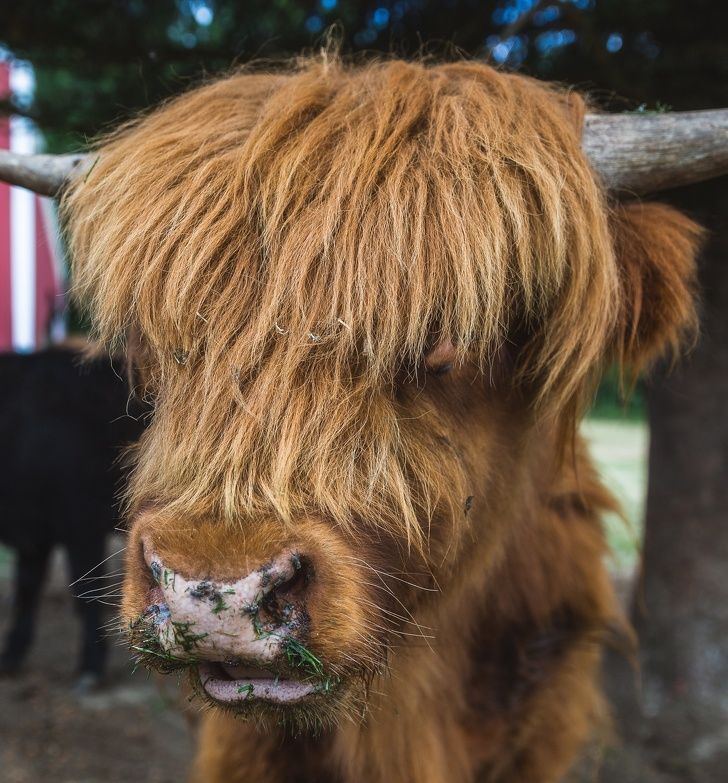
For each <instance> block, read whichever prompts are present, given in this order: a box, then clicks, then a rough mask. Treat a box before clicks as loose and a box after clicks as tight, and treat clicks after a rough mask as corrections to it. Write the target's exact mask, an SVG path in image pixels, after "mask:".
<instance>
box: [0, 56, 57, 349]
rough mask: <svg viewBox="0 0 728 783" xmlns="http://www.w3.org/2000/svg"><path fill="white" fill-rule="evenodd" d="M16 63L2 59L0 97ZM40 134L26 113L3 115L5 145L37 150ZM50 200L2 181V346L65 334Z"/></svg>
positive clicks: (39, 342) (35, 344) (23, 345)
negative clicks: (22, 115)
mask: <svg viewBox="0 0 728 783" xmlns="http://www.w3.org/2000/svg"><path fill="white" fill-rule="evenodd" d="M12 86H13V65H12V63H9V62H7V61H0V98H7V97H9V96H10V94H11V90H12ZM37 141H38V134H37V132H36V131H35V130H34V128H33V127H32V125H31V124H30V122H29V121H28V120H26V119H24V118H22V117H0V148H2V149H11V150H13V151H14V152H35V151H37V150H36V147H37ZM53 209H54V208H53V204H52V202H51V201H50V200H49V199H44V198H40V197H39V196H36V195H35V194H33V193H31V192H30V191H27V190H23V189H22V188H15V187H10V186H8V185H5V184H2V183H0V350H2V351H7V350H15V351H33V350H36V349H38V348H41V347H43V346H44V345H46V344H47V343H48V342H49V341H51V340H53V341H54V340H56V339H58V338H60V337H61V336H62V334H61V332H62V331H63V312H64V293H63V291H64V285H63V274H62V267H61V259H62V254H61V252H60V248H59V245H58V231H57V225H56V220H55V213H54V211H53Z"/></svg>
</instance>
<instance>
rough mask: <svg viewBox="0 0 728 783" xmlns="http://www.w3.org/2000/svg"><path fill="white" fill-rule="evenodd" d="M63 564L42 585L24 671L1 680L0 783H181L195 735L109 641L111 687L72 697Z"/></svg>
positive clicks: (6, 569)
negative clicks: (43, 587)
mask: <svg viewBox="0 0 728 783" xmlns="http://www.w3.org/2000/svg"><path fill="white" fill-rule="evenodd" d="M10 565H11V563H10V557H9V555H8V553H7V551H5V552H2V553H0V634H4V632H5V628H6V627H7V622H8V619H9V610H10ZM64 566H65V564H64V561H63V559H62V557H60V556H58V557H56V558H55V561H54V567H53V573H52V577H51V579H50V580H49V583H48V585H47V587H46V592H45V596H44V600H43V604H42V610H41V616H40V622H39V625H38V630H37V635H36V641H35V644H34V647H33V651H32V654H31V656H30V658H29V660H28V663H27V665H26V667H25V670H24V672H23V673H22V674H21V675H19V676H17V677H13V678H11V679H0V783H46V782H47V783H172V782H173V781H174V783H180V781H184V780H185V779H186V773H187V769H188V766H189V763H190V759H191V755H192V748H193V744H194V743H193V738H192V735H191V732H190V730H189V729H188V726H187V723H186V721H185V719H184V717H183V716H182V714H181V713H180V710H179V708H178V707H177V706H176V705H175V704H174V703H173V698H174V697H173V695H172V694H173V693H174V692H175V691H174V683H171V682H170V693H169V694H167V695H164V694H163V693H162V692H161V691H160V689H159V687H158V686H157V684H156V683H155V682H154V681H153V680H150V679H149V678H148V676H147V674H146V673H145V672H144V671H138V672H136V673H134V674H133V673H132V671H131V666H130V665H129V662H128V661H129V657H128V654H127V651H126V649H125V648H124V647H123V646H120V645H118V644H114V643H113V642H114V641H116V640H115V639H112V640H111V641H112V652H111V656H110V657H111V661H110V667H109V673H108V682H107V683H106V684H105V686H104V687H102V688H101V689H99V690H98V691H96V692H93V693H89V694H87V695H85V696H75V695H74V694H73V692H72V686H73V684H74V666H75V662H76V649H77V646H78V641H79V636H78V626H77V623H76V618H75V615H74V613H73V604H72V600H71V599H70V597H69V595H68V592H67V589H66V584H67V583H68V579H67V577H66V573H65V567H64Z"/></svg>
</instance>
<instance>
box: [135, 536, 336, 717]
mask: <svg viewBox="0 0 728 783" xmlns="http://www.w3.org/2000/svg"><path fill="white" fill-rule="evenodd" d="M142 545H143V552H144V560H145V561H146V564H147V566H148V569H149V572H148V573H149V577H150V580H149V590H148V592H147V606H146V608H145V610H144V612H143V613H142V615H141V617H139V618H138V620H137V621H136V622H135V623H133V625H132V629H131V630H132V633H131V638H132V649H133V650H134V652H136V653H137V654H138V655H139V656H140V657H141V658H142V659H143V660H144V662H145V663H148V664H151V665H153V666H156V667H157V668H159V669H162V670H171V669H174V668H184V667H187V668H192V667H197V673H198V675H199V686H200V688H201V689H202V690H203V691H204V692H205V695H206V696H207V697H208V698H210V699H212V700H214V701H216V702H220V703H223V704H229V705H239V704H240V703H241V702H247V701H258V700H262V701H267V702H272V703H277V704H290V703H297V702H300V701H301V700H303V699H306V697H309V696H313V695H315V694H319V693H327V692H328V691H329V690H331V689H332V688H333V687H334V686H335V684H336V678H335V677H334V676H333V675H332V674H331V673H329V672H327V671H326V669H325V666H324V664H323V662H322V660H321V659H320V657H319V656H318V655H317V654H316V652H315V651H314V650H313V649H311V646H310V642H309V638H310V631H311V628H310V617H309V614H308V611H307V598H308V594H309V590H310V589H311V586H312V584H313V581H314V580H315V578H316V577H315V569H314V566H313V564H312V562H311V560H310V559H309V558H308V557H307V556H306V554H305V553H304V552H302V551H299V550H298V549H297V548H295V547H293V548H289V549H286V550H284V551H282V552H280V553H279V554H278V555H277V556H275V557H274V558H272V559H271V560H269V561H267V562H265V563H263V564H262V565H260V566H259V567H257V568H255V569H254V570H253V571H251V572H250V573H248V574H246V575H245V576H243V577H241V578H240V579H237V580H235V581H216V580H215V579H212V578H189V577H188V576H184V575H182V574H180V573H177V572H175V571H174V570H172V569H171V568H169V567H167V566H166V565H165V563H164V561H163V559H162V557H160V555H159V554H157V552H156V551H155V550H154V548H153V545H152V544H151V543H150V542H149V541H147V540H142Z"/></svg>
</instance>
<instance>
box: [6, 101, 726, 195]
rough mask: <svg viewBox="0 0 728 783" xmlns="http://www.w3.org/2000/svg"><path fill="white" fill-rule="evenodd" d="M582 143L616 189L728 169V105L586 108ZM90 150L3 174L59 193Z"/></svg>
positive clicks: (38, 159) (12, 161) (10, 165)
mask: <svg viewBox="0 0 728 783" xmlns="http://www.w3.org/2000/svg"><path fill="white" fill-rule="evenodd" d="M583 147H584V151H585V152H586V154H587V156H588V158H589V160H590V161H591V164H592V166H593V167H594V170H595V171H596V172H597V173H598V174H599V175H600V177H601V178H602V181H603V182H604V184H605V186H606V187H607V188H609V189H610V190H613V191H618V192H620V191H621V192H629V193H635V194H641V193H650V192H655V191H658V190H664V189H665V188H670V187H678V186H680V185H689V184H691V183H694V182H700V181H702V180H705V179H711V178H713V177H717V176H720V175H722V174H728V109H713V110H708V111H692V112H680V113H671V112H664V113H663V112H659V113H644V114H641V113H630V114H588V115H587V117H586V119H585V123H584V135H583ZM89 162H90V159H89V156H88V155H81V154H79V155H18V154H16V153H13V152H8V151H5V150H0V180H4V181H5V182H9V183H11V184H12V185H20V186H22V187H25V188H29V189H30V190H34V191H35V192H36V193H41V194H42V195H44V196H57V195H59V194H60V193H61V192H62V190H63V188H64V187H65V186H66V185H67V184H68V183H69V182H70V181H71V180H72V179H73V178H74V177H76V176H78V175H79V174H80V173H81V172H83V171H85V170H87V169H88V166H89Z"/></svg>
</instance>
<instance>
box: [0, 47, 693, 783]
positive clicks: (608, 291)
mask: <svg viewBox="0 0 728 783" xmlns="http://www.w3.org/2000/svg"><path fill="white" fill-rule="evenodd" d="M622 119H624V118H622ZM587 120H588V122H589V123H592V125H591V127H592V137H590V139H589V138H587V134H586V133H584V131H583V125H584V121H585V107H584V102H583V100H582V99H581V98H580V97H579V96H577V95H575V94H574V93H571V92H569V91H566V90H563V89H559V88H557V87H554V86H550V85H546V84H543V83H539V82H537V81H533V80H531V79H528V78H524V77H521V76H517V75H511V74H506V73H499V72H497V71H495V70H492V69H491V68H489V67H487V66H485V65H482V64H478V63H455V64H448V65H428V64H422V63H404V62H399V61H387V62H376V63H371V64H368V65H364V66H357V67H353V66H352V67H349V66H346V65H345V64H342V63H341V62H340V61H338V60H336V58H332V57H326V56H324V57H322V58H320V59H318V60H313V61H304V62H300V63H298V65H297V66H296V67H294V68H293V69H291V70H290V71H289V72H286V73H277V74H270V73H253V72H243V73H239V74H236V75H232V76H230V77H228V78H224V79H222V80H219V81H215V82H212V83H210V84H208V85H206V86H203V87H201V88H199V89H196V90H193V91H191V92H190V93H188V94H187V95H184V96H183V97H181V98H179V99H177V100H175V101H173V102H171V103H170V104H168V105H167V106H165V107H163V108H161V109H160V110H158V111H156V112H153V113H152V114H150V115H149V116H148V117H146V118H144V119H141V120H139V121H136V122H134V123H132V124H131V125H128V126H125V127H123V128H122V129H121V130H119V131H118V132H117V133H115V134H113V135H112V136H111V137H109V138H107V139H105V140H104V141H103V142H102V143H101V144H100V145H99V147H98V148H97V150H96V151H95V153H94V155H93V158H94V163H93V165H92V166H90V167H89V166H87V165H85V164H84V166H85V173H84V174H83V175H82V176H79V175H78V169H79V167H78V166H76V168H75V170H74V171H75V174H71V175H70V176H69V172H71V165H72V164H74V165H75V164H76V163H77V161H76V160H74V159H66V160H65V161H61V162H59V163H57V164H56V163H54V164H53V165H54V166H56V168H54V169H53V170H52V171H51V168H50V164H49V163H48V161H42V160H41V161H35V162H33V165H34V166H35V165H36V164H37V167H38V168H37V170H38V171H41V170H43V167H45V171H46V175H47V176H46V180H45V181H46V185H44V186H43V187H46V188H47V189H48V190H49V191H54V190H56V189H57V187H58V185H59V184H63V185H64V187H65V194H64V201H63V209H64V215H65V220H66V225H67V228H68V237H69V241H70V247H71V250H72V254H73V259H74V275H75V283H76V289H77V294H78V296H79V298H80V301H82V302H83V303H85V304H86V306H87V307H88V308H89V311H90V314H91V317H92V319H93V323H94V324H95V327H96V329H97V332H98V335H99V337H101V338H102V339H103V340H105V341H107V342H108V343H109V344H111V345H112V346H118V345H124V346H126V348H127V350H128V351H129V354H130V356H131V357H132V360H133V362H134V365H135V367H136V368H137V370H138V373H139V378H140V387H141V389H142V390H143V394H144V395H145V396H147V397H148V398H150V399H152V400H153V402H154V409H155V410H154V417H153V421H152V423H151V425H150V426H149V428H148V430H147V431H146V433H145V434H144V436H143V438H142V441H141V444H140V446H139V448H138V450H137V452H136V460H135V467H134V473H133V476H132V478H131V481H130V484H129V488H128V493H127V500H128V508H129V511H128V517H129V521H130V525H131V535H130V544H129V547H128V558H127V573H126V581H125V586H124V603H123V619H124V623H125V626H126V627H127V629H128V633H129V639H130V644H131V647H132V650H133V651H134V653H135V654H136V655H137V656H138V657H139V658H140V659H141V660H142V661H143V662H144V663H146V664H148V665H149V666H151V667H154V668H157V669H160V670H162V671H178V670H179V671H188V672H189V675H190V678H191V681H192V683H193V685H194V687H195V690H196V693H197V696H198V698H199V699H200V700H201V701H202V702H204V703H206V704H207V705H209V707H210V708H211V709H209V710H208V711H207V712H206V713H205V715H204V719H203V725H202V729H201V741H200V748H199V753H198V758H197V762H196V768H195V773H194V774H195V780H198V781H206V782H208V783H222V781H226V783H231V782H232V781H248V780H260V781H279V782H281V783H282V782H283V781H292V780H299V781H324V780H327V781H329V780H330V781H341V782H342V783H343V782H344V781H346V782H348V783H354V782H355V781H368V782H369V783H373V782H374V781H398V783H405V781H411V782H412V783H415V782H416V783H426V782H428V781H429V782H431V783H444V782H445V781H448V783H450V782H452V781H459V782H461V783H465V782H466V781H476V780H478V781H493V782H495V781H499V782H501V783H505V782H506V781H507V782H508V783H515V782H516V781H520V782H522V783H534V782H535V781H539V783H549V782H550V781H558V780H560V779H562V778H563V776H564V775H565V774H566V773H567V772H568V770H569V769H570V767H571V766H572V764H573V763H574V761H575V759H576V757H577V755H578V753H579V750H580V748H581V747H582V746H583V744H584V743H585V742H586V741H587V739H588V738H589V737H590V736H592V735H593V732H594V731H595V728H596V727H598V726H599V724H600V723H601V722H602V721H603V719H604V713H605V709H604V705H603V701H602V697H601V695H600V688H599V682H598V669H599V659H600V650H601V647H602V645H603V643H604V642H605V641H606V640H608V639H609V637H610V636H611V635H613V634H614V633H615V632H617V633H619V632H620V631H624V632H625V633H628V631H627V629H626V624H625V622H624V620H623V618H622V616H621V614H620V610H619V608H618V606H617V602H616V601H615V598H614V594H613V591H612V588H611V585H610V581H609V578H608V576H607V573H606V571H605V568H604V565H603V560H604V556H605V543H604V537H603V533H602V529H601V525H600V514H601V513H602V512H603V511H604V510H605V509H607V508H612V507H613V501H612V499H611V497H610V496H609V494H608V493H607V491H606V490H605V489H604V487H603V486H602V485H601V483H600V482H599V480H598V478H597V476H596V474H595V472H594V469H593V467H592V465H591V463H590V461H589V458H588V455H587V454H586V452H585V449H584V446H583V444H582V442H581V440H580V439H579V437H578V436H577V435H576V430H575V425H576V423H577V421H578V419H579V416H580V415H581V413H582V412H583V410H584V408H585V406H586V404H587V403H588V401H589V399H590V397H591V395H592V393H593V390H594V387H595V384H596V382H597V381H598V378H599V375H600V373H601V372H602V370H603V369H604V368H605V367H607V366H608V365H610V364H612V363H614V362H616V363H618V364H619V365H620V367H621V368H622V370H623V372H624V373H630V374H631V373H636V372H639V371H640V370H642V369H643V368H645V367H646V366H647V365H649V364H650V362H651V361H652V360H653V359H654V358H656V357H657V356H659V355H660V354H661V353H663V352H664V351H666V350H669V349H674V348H676V347H677V346H679V344H680V342H681V340H682V338H683V337H684V336H685V335H686V334H689V333H690V332H691V331H692V330H693V328H694V325H695V313H694V307H693V277H694V256H695V252H696V247H697V244H698V241H699V237H700V231H699V229H698V228H697V227H696V226H695V225H694V224H693V223H692V222H691V221H690V220H688V219H687V218H685V217H683V216H682V215H680V214H679V213H677V212H675V211H674V210H673V209H671V208H670V207H667V206H660V205H657V204H647V203H640V202H632V203H618V202H617V201H616V200H614V199H613V198H612V196H611V195H610V194H609V189H610V187H616V188H619V187H623V186H625V185H627V186H628V187H629V188H631V189H634V190H638V188H637V187H636V185H635V182H634V180H633V179H629V177H630V176H632V175H633V174H634V172H639V170H640V167H639V166H623V165H622V163H620V158H619V153H620V152H621V151H623V147H620V144H619V139H618V134H611V137H610V143H609V145H607V146H606V147H605V145H604V144H601V145H600V144H598V143H596V146H595V140H594V138H593V129H594V127H596V126H598V124H599V120H598V118H597V119H595V118H594V117H593V116H590V117H588V118H587ZM634 121H635V122H641V121H642V119H641V118H636V119H635V120H634ZM652 121H653V120H652V118H650V119H649V120H648V122H652ZM666 121H667V120H659V119H658V120H655V122H666ZM630 122H632V120H630ZM594 123H596V125H594ZM660 128H662V126H660ZM632 129H633V130H634V128H632ZM583 133H584V136H582V134H583ZM659 136H660V134H659V133H653V134H652V139H653V142H654V139H655V138H659ZM632 138H634V134H633V135H632ZM692 138H695V137H694V136H693V137H692ZM638 142H639V140H638ZM633 143H634V142H633ZM590 145H591V146H590ZM585 150H587V151H588V150H591V152H589V154H588V155H587V152H585ZM600 156H601V157H600ZM673 157H674V156H673ZM597 160H601V162H602V163H603V164H604V165H603V166H602V167H601V168H600V166H598V165H596V164H595V161H597ZM663 163H664V161H663ZM24 165H25V164H24ZM675 165H676V164H675V162H674V160H671V161H670V162H669V165H668V166H667V168H668V169H669V166H673V169H674V168H675ZM84 166H82V167H81V168H84ZM643 168H644V167H643ZM620 171H621V172H622V175H623V176H622V178H621V179H620V173H619V172H620ZM649 171H650V172H651V171H652V170H651V169H650V170H649ZM655 171H656V174H654V176H653V175H652V174H650V176H652V179H651V180H650V181H651V182H652V183H653V184H654V183H655V182H656V181H657V180H659V178H660V177H661V176H662V177H663V179H670V177H673V178H678V174H679V172H678V171H677V170H673V171H672V173H670V172H669V171H667V169H666V168H665V166H664V165H663V168H662V169H659V167H658V166H657V163H655ZM696 171H697V169H696ZM59 172H60V173H59ZM666 172H667V173H666ZM7 176H9V175H7ZM681 176H682V175H681ZM699 176H704V174H700V173H695V174H694V175H693V178H697V177H699ZM655 177H657V180H656V179H655ZM69 178H70V180H71V181H69V182H67V181H66V180H67V179H69ZM689 178H690V176H687V177H686V176H682V181H686V179H689ZM16 181H17V178H16ZM241 719H242V720H241Z"/></svg>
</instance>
